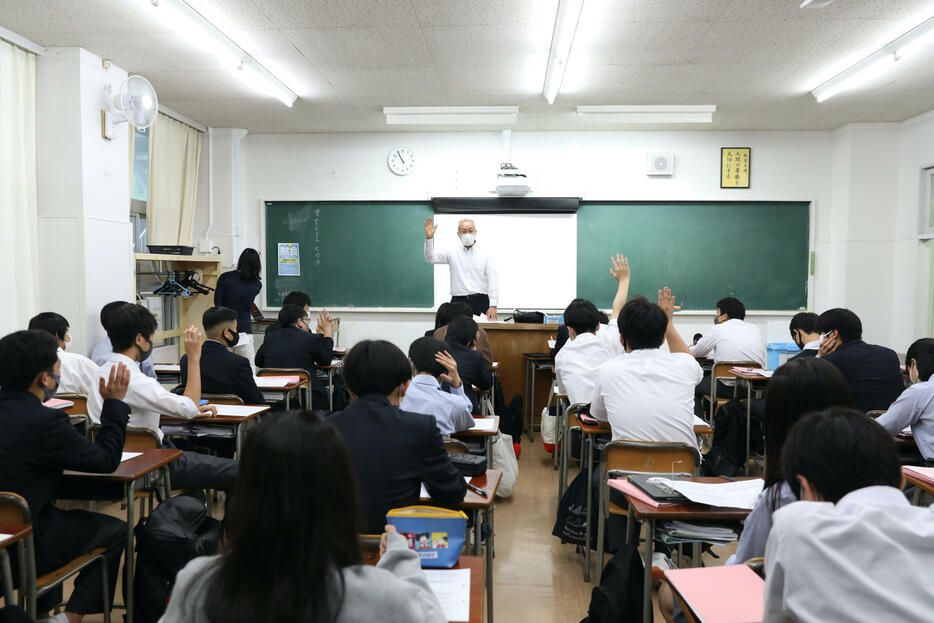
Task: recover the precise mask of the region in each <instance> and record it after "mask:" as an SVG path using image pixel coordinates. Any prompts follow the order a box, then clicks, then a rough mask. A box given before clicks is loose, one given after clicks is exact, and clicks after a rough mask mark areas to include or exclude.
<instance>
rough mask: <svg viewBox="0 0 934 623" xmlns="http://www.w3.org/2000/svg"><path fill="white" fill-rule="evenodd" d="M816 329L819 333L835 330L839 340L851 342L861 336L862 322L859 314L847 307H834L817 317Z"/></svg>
mask: <svg viewBox="0 0 934 623" xmlns="http://www.w3.org/2000/svg"><path fill="white" fill-rule="evenodd" d="M817 330H818V331H820V332H821V333H830V332H831V331H836V332H837V335H839V336H840V341H841V342H852V341H853V340H858V339H860V338H861V337H863V323H862V322H860V321H859V316H857V315H856V314H854V313H853V312H851V311H850V310H848V309H844V308H842V307H834V308H833V309H828V310H827V311H825V312H824V313H823V314H821V315H820V316H819V317H818V318H817Z"/></svg>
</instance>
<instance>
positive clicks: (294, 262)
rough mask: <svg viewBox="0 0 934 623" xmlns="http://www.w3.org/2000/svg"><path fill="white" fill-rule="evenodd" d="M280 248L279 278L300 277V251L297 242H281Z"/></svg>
mask: <svg viewBox="0 0 934 623" xmlns="http://www.w3.org/2000/svg"><path fill="white" fill-rule="evenodd" d="M278 248H279V276H280V277H281V276H284V277H298V276H300V275H301V274H302V273H301V265H300V263H299V251H298V243H297V242H280V243H278Z"/></svg>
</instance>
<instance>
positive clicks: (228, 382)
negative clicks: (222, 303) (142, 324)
mask: <svg viewBox="0 0 934 623" xmlns="http://www.w3.org/2000/svg"><path fill="white" fill-rule="evenodd" d="M201 325H202V326H203V327H204V336H205V338H206V339H205V340H204V343H203V344H202V345H201V393H202V394H236V395H237V396H240V398H241V399H242V400H243V402H244V403H245V404H248V405H261V404H265V402H266V400H265V398H263V393H262V392H261V391H259V389H257V387H256V380H255V379H254V378H253V368H252V367H250V362H249V360H247V358H246V357H243V356H242V355H238V354H236V353H232V352H230V351H229V350H227V349H228V348H233V347H234V346H236V345H237V341H238V340H239V339H240V334H239V333H238V332H237V312H235V311H234V310H232V309H230V308H229V307H211V308H210V309H208V310H207V311H205V312H204V314H203V315H202V316H201ZM179 363H180V367H181V376H182V383H181V385H180V386H179V389H178V391H180V392H181V393H183V394H184V393H185V389H186V388H187V386H188V356H187V355H182V359H181V361H180V362H179Z"/></svg>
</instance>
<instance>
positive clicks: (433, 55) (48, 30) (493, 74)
mask: <svg viewBox="0 0 934 623" xmlns="http://www.w3.org/2000/svg"><path fill="white" fill-rule="evenodd" d="M148 1H149V0H0V26H3V27H5V28H7V29H9V30H12V31H13V32H16V33H18V34H20V35H22V36H24V37H27V38H29V39H31V40H33V41H35V42H36V43H39V44H41V45H43V46H46V47H58V46H81V47H83V48H86V49H88V50H90V51H91V52H94V53H95V54H98V55H100V56H102V57H104V58H109V59H111V60H112V61H113V62H114V63H115V64H116V65H118V66H120V67H123V68H125V69H127V70H128V71H130V72H131V73H139V74H142V75H144V76H146V77H147V78H149V79H150V80H151V81H152V83H153V85H154V86H155V88H156V90H157V92H158V94H159V98H160V101H161V103H162V104H163V105H164V106H167V107H169V108H171V109H173V110H175V111H177V112H179V113H182V114H184V115H187V116H188V117H190V118H192V119H194V120H195V121H198V122H200V123H203V124H205V125H212V126H215V127H241V128H246V129H247V130H249V131H250V132H253V133H266V132H372V131H391V130H402V131H413V130H421V129H427V130H457V129H491V128H482V127H478V126H470V127H465V128H459V127H457V126H448V127H439V126H431V127H424V128H422V127H419V126H403V127H398V126H396V127H388V126H386V124H385V118H384V116H383V114H382V107H383V106H436V105H515V106H519V108H520V114H519V122H518V124H516V125H514V126H512V127H513V129H517V130H594V129H646V130H660V129H666V130H671V129H675V130H678V129H684V130H714V129H715V130H826V129H834V128H838V127H840V126H842V125H845V124H847V123H850V122H856V121H867V122H872V121H880V122H881V121H901V120H904V119H908V118H910V117H912V116H914V115H917V114H920V113H923V112H926V111H928V110H932V109H934V62H932V61H934V49H929V50H928V51H927V52H925V53H922V54H919V55H917V56H915V57H912V58H910V59H906V60H904V61H900V62H899V63H898V64H897V68H896V69H895V70H894V71H892V72H891V73H889V74H886V75H885V76H884V77H883V78H880V79H879V80H877V81H876V82H873V83H871V84H870V85H868V86H866V87H865V88H862V89H860V90H857V91H852V92H848V93H843V94H841V95H838V96H836V97H834V98H832V99H830V100H828V101H826V102H824V103H822V104H818V103H817V102H816V101H815V100H814V98H813V97H812V96H811V95H810V94H809V91H810V90H811V89H813V88H814V87H815V86H817V85H818V84H820V83H821V82H823V81H824V80H826V79H828V78H830V77H832V76H834V75H835V74H836V73H838V72H839V71H841V70H842V69H844V68H846V67H848V66H849V65H851V64H852V63H854V62H856V61H858V60H859V59H861V58H862V57H864V56H866V55H867V54H869V53H870V52H872V51H874V50H876V49H877V48H879V47H881V46H882V45H884V44H886V43H888V42H890V41H892V40H893V39H894V38H896V37H897V36H899V35H900V34H902V33H904V32H905V31H907V30H909V29H910V28H912V27H914V26H916V25H917V24H919V23H921V22H923V21H924V20H926V19H928V18H929V17H932V16H934V0H836V1H835V2H834V3H833V4H831V5H830V6H828V7H826V8H821V9H815V8H810V9H799V8H798V7H799V4H800V0H586V2H585V4H584V10H583V13H582V15H581V20H580V24H579V27H578V31H577V35H576V37H575V40H574V46H573V48H572V52H571V56H570V60H569V63H568V69H567V73H566V77H565V81H564V86H563V88H562V90H561V93H560V95H559V96H558V98H557V100H556V101H555V103H554V105H552V106H549V105H548V104H547V103H546V102H545V100H544V98H543V97H542V95H541V91H542V81H543V79H544V75H545V66H546V62H547V56H548V50H549V46H550V43H551V36H552V30H553V27H554V20H555V11H556V8H557V4H558V3H557V0H352V1H351V0H187V1H188V3H189V4H190V5H191V6H192V7H194V8H195V9H196V10H197V11H199V12H200V13H201V14H202V15H204V16H205V17H206V18H208V19H209V20H211V21H212V22H213V23H214V24H215V25H216V26H218V27H219V28H220V29H221V30H222V31H223V32H225V33H226V34H227V35H228V36H230V37H231V38H232V39H233V40H235V41H236V42H237V43H239V44H240V46H241V47H243V48H244V49H245V50H246V51H247V52H249V53H250V54H252V55H253V56H254V57H255V58H256V59H257V60H259V61H260V62H261V63H263V64H264V65H265V66H266V67H267V68H268V69H269V70H270V71H272V72H273V73H275V74H276V75H277V76H279V77H280V78H281V79H282V80H283V82H285V83H286V84H287V85H288V86H289V87H291V88H292V90H294V91H295V92H296V93H298V95H299V100H298V101H297V102H296V103H295V105H294V107H293V108H291V109H290V108H287V107H286V106H284V105H282V104H281V103H280V102H279V101H278V100H275V99H272V98H266V97H262V96H258V95H257V94H256V93H255V92H253V91H251V90H249V88H248V87H245V86H243V85H242V84H241V83H240V82H239V81H238V80H237V79H236V78H235V77H234V76H232V75H231V72H230V71H228V70H226V69H224V68H222V67H221V66H220V62H219V61H217V60H216V59H214V58H213V57H210V56H208V55H206V54H204V53H201V52H199V51H198V50H197V49H195V48H193V47H191V46H190V45H189V44H187V43H186V42H185V41H183V40H182V39H181V38H180V37H179V36H177V35H176V34H175V33H173V32H171V31H170V30H169V29H168V28H166V27H164V26H163V25H162V24H160V23H157V22H155V21H153V20H152V19H150V18H149V17H148V14H147V10H148V9H147V7H146V6H145V4H146V3H147V2H148ZM932 48H934V46H932ZM580 104H591V105H595V104H716V105H717V112H716V113H715V114H714V122H713V123H711V124H689V125H652V126H645V125H643V126H620V125H596V124H593V123H582V122H581V121H580V120H579V119H578V117H577V115H575V114H574V110H575V107H576V106H577V105H580Z"/></svg>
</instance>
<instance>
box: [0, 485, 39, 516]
mask: <svg viewBox="0 0 934 623" xmlns="http://www.w3.org/2000/svg"><path fill="white" fill-rule="evenodd" d="M0 523H24V524H31V523H32V518H31V517H30V515H29V504H28V503H27V502H26V500H25V499H23V497H22V496H20V495H18V494H16V493H10V492H9V491H0Z"/></svg>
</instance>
